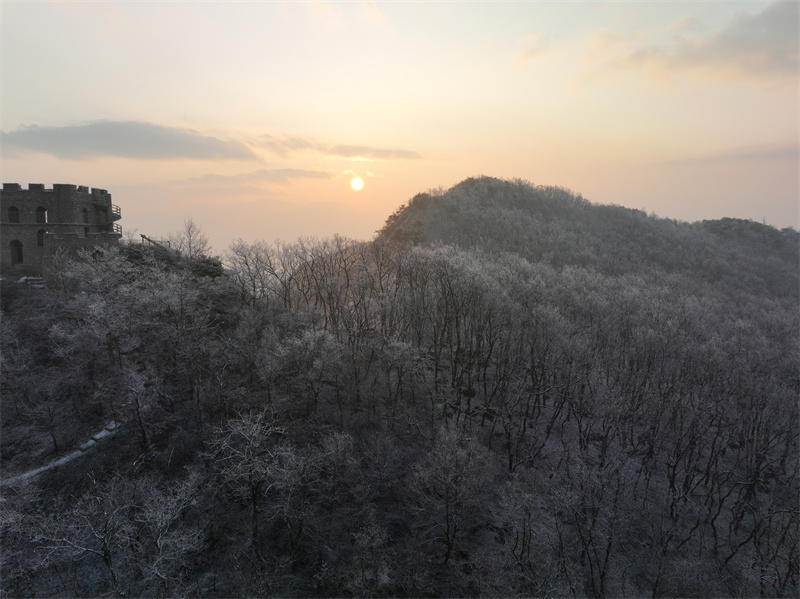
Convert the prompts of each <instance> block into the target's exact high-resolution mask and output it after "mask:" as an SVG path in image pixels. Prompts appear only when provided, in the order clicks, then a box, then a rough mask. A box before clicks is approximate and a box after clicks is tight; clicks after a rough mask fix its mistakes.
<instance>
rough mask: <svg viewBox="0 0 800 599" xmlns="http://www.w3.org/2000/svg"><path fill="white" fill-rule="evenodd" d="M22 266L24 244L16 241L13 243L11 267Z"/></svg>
mask: <svg viewBox="0 0 800 599" xmlns="http://www.w3.org/2000/svg"><path fill="white" fill-rule="evenodd" d="M17 264H22V242H21V241H18V240H16V239H15V240H14V241H12V242H11V265H12V266H15V265H17Z"/></svg>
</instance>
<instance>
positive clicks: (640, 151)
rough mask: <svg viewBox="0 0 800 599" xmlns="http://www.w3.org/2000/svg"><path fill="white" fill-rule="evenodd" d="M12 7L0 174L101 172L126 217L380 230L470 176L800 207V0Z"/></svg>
mask: <svg viewBox="0 0 800 599" xmlns="http://www.w3.org/2000/svg"><path fill="white" fill-rule="evenodd" d="M0 11H2V13H1V14H0V17H1V21H0V23H1V25H0V27H1V28H2V29H1V31H0V33H2V41H1V42H0V44H2V47H1V48H0V50H1V51H2V57H1V58H0V60H1V61H2V64H1V66H2V72H1V73H0V75H2V80H1V83H2V108H1V110H2V113H1V115H0V119H1V122H0V130H1V131H2V134H1V136H0V143H1V144H2V146H1V150H0V151H2V163H1V165H0V166H1V167H2V181H3V182H9V183H21V184H22V185H26V184H27V183H44V184H45V185H46V186H47V187H50V186H52V184H53V183H73V184H77V185H86V186H89V187H99V188H103V189H107V190H108V191H109V192H110V193H111V194H112V197H113V201H114V203H115V204H118V205H119V206H120V207H121V208H122V217H123V218H122V221H120V222H121V224H122V226H123V230H124V231H125V233H126V235H127V236H129V237H131V238H138V236H139V234H145V235H148V236H149V237H152V238H156V239H160V238H166V237H167V236H168V234H169V233H170V232H174V231H178V230H180V229H181V228H182V227H183V224H184V222H185V219H187V218H192V219H193V221H194V222H195V223H196V224H197V225H199V226H200V227H201V228H202V230H203V231H204V232H205V233H206V234H207V235H208V237H209V238H210V240H211V242H212V244H213V247H214V249H215V251H216V252H218V253H222V252H224V251H225V249H226V248H227V247H228V245H229V244H230V243H232V242H233V241H234V240H236V239H237V238H241V239H243V240H245V241H256V240H266V241H274V240H276V239H282V240H284V241H294V240H295V239H296V238H297V237H299V236H315V237H327V236H330V235H333V234H335V233H338V234H340V235H344V236H346V237H351V238H355V239H365V240H367V239H371V238H372V237H373V235H374V233H375V232H376V231H377V230H378V229H379V228H380V227H381V226H382V225H383V223H384V222H385V220H386V218H387V217H388V216H389V215H390V214H391V213H392V212H394V211H395V210H396V209H397V208H398V207H399V206H400V205H402V204H403V203H404V202H406V201H408V200H409V199H410V198H412V197H413V196H414V195H416V194H417V193H420V192H424V191H429V190H431V189H438V188H449V187H451V186H452V185H454V184H456V183H458V182H460V181H462V180H464V179H466V178H468V177H473V176H479V175H488V176H494V177H499V178H504V179H524V180H527V181H529V182H531V183H533V184H536V185H557V186H561V187H566V188H569V189H571V190H573V191H574V192H576V193H580V194H582V195H583V196H584V197H585V198H586V199H588V200H590V201H592V202H596V203H602V204H618V205H622V206H628V207H631V208H638V209H643V210H646V211H647V212H648V213H654V214H657V215H658V216H661V217H669V218H674V219H678V220H682V221H696V220H702V219H713V218H722V217H734V218H745V219H753V220H756V221H759V222H766V223H767V224H770V225H773V226H776V227H778V228H783V227H794V228H798V224H799V223H798V114H799V113H800V109H799V106H800V105H799V104H798V3H797V2H796V1H790V2H760V1H745V2H717V1H706V2H644V1H639V2H568V1H559V2H532V1H531V2H526V1H521V2H502V1H492V2H458V1H453V2H411V1H387V2H380V1H373V2H324V1H318V2H316V1H315V2H310V1H309V2H300V1H293V2H260V1H248V2H231V1H226V2H191V1H188V2H186V1H183V2H163V1H162V2H147V1H137V2H110V1H107V2H102V1H98V2H30V1H29V2H13V1H9V0H3V1H2V2H0ZM356 177H357V178H359V179H361V180H362V181H363V187H362V188H361V189H360V190H355V189H354V188H353V186H352V185H351V181H352V179H353V178H356Z"/></svg>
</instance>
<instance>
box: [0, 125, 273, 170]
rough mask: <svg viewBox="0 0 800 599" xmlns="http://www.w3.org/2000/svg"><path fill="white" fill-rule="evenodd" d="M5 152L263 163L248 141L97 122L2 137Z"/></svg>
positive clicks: (23, 130)
mask: <svg viewBox="0 0 800 599" xmlns="http://www.w3.org/2000/svg"><path fill="white" fill-rule="evenodd" d="M2 143H3V149H4V151H5V152H7V153H9V154H11V155H15V154H19V153H24V152H40V153H43V154H51V155H53V156H56V157H57V158H63V159H67V160H87V159H91V158H98V157H106V156H113V157H118V158H132V159H135V160H259V158H258V156H257V155H256V154H255V153H254V152H253V151H252V150H251V149H250V148H249V147H248V146H247V145H245V144H244V143H242V142H240V141H236V140H229V139H220V138H217V137H211V136H208V135H204V134H202V133H199V132H197V131H193V130H191V129H177V128H174V127H165V126H163V125H156V124H154V123H147V122H141V121H94V122H90V123H84V124H81V125H69V126H66V127H39V126H36V125H34V126H30V127H21V128H19V129H17V130H15V131H11V132H9V133H5V132H3V134H2Z"/></svg>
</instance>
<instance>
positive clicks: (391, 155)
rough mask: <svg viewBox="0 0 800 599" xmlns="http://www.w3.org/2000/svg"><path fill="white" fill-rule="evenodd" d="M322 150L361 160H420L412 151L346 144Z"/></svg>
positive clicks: (332, 154)
mask: <svg viewBox="0 0 800 599" xmlns="http://www.w3.org/2000/svg"><path fill="white" fill-rule="evenodd" d="M322 150H323V151H324V152H326V153H327V154H329V155H331V156H337V157H341V158H354V159H361V160H416V159H418V158H421V156H420V155H419V154H418V153H417V152H414V151H412V150H399V149H396V148H373V147H370V146H352V145H347V144H336V145H332V146H325V147H323V148H322Z"/></svg>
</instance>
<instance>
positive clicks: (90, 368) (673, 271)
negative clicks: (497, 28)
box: [1, 177, 800, 597]
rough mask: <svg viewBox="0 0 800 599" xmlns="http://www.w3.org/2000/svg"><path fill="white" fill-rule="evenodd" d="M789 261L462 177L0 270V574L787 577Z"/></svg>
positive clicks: (547, 583)
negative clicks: (335, 232) (401, 199)
mask: <svg viewBox="0 0 800 599" xmlns="http://www.w3.org/2000/svg"><path fill="white" fill-rule="evenodd" d="M799 260H800V235H799V234H798V232H797V231H795V230H793V229H784V230H781V231H779V230H777V229H775V228H773V227H769V226H766V225H762V224H759V223H754V222H752V221H743V220H736V219H722V220H716V221H703V222H699V223H692V224H689V223H683V222H677V221H673V220H668V219H661V218H658V217H655V216H652V215H647V214H645V213H644V212H641V211H637V210H630V209H626V208H622V207H618V206H599V205H594V204H591V203H590V202H588V201H586V200H585V199H583V198H582V197H580V196H578V195H575V194H573V193H571V192H569V191H567V190H565V189H561V188H554V187H535V186H532V185H530V184H528V183H526V182H522V181H503V180H498V179H492V178H488V177H481V178H477V179H469V180H467V181H464V182H462V183H460V184H458V185H456V186H454V187H453V188H451V189H449V190H446V191H445V190H439V191H433V192H429V193H425V194H419V195H417V196H415V197H414V198H413V199H412V200H411V201H410V202H409V203H408V205H407V206H403V207H402V208H401V209H399V210H398V211H397V212H396V213H395V214H393V215H391V216H390V217H389V219H388V220H387V223H386V225H385V227H384V228H383V229H382V230H381V231H380V232H378V234H377V235H376V237H375V239H374V240H373V241H371V242H356V241H351V240H348V239H344V238H341V237H333V238H331V239H325V240H315V239H299V240H297V241H296V242H293V243H288V242H286V243H284V242H276V243H271V244H270V243H266V242H255V243H247V242H244V241H241V240H239V241H236V242H235V243H233V244H232V245H231V246H230V248H229V249H228V251H227V252H226V254H225V255H224V256H223V257H222V258H221V260H220V259H216V258H213V257H208V256H205V255H196V254H195V255H192V256H189V255H187V253H186V252H184V253H183V254H179V253H175V252H171V251H168V250H164V249H160V248H153V247H145V246H141V245H135V244H130V245H122V246H120V247H119V248H114V249H107V250H104V251H102V252H95V253H94V254H92V255H88V254H87V255H84V256H83V259H79V260H71V261H66V260H65V261H64V262H63V264H61V265H60V269H59V277H58V284H57V285H51V287H50V289H48V290H33V289H28V288H27V287H25V286H24V285H17V284H14V283H13V282H11V281H8V280H6V281H4V282H3V295H2V300H3V303H2V308H3V327H2V357H3V369H2V431H3V435H2V444H1V448H2V464H3V479H4V481H5V483H4V486H3V487H2V501H3V504H2V520H1V523H2V546H3V552H2V560H3V561H2V580H3V583H2V593H3V594H4V595H5V596H42V595H46V596H92V597H94V596H100V595H104V594H116V595H122V596H128V597H134V596H137V597H138V596H176V595H196V596H208V597H231V596H272V595H282V596H343V595H347V596H350V595H362V596H478V595H490V596H521V595H526V596H558V597H562V596H623V595H624V596H644V595H648V596H694V597H709V596H781V597H794V596H797V595H798V591H799V589H798V576H799V574H800V573H798V560H799V559H800V554H799V553H798V541H799V540H800V536H799V533H800V531H799V529H798V522H799V521H800V519H799V518H798V446H797V443H798V439H797V430H798V401H797V400H798V392H800V372H799V371H798V370H799V367H800V361H799V360H798V357H799V356H798V347H800V346H799V345H798V324H799V323H798V307H799V306H800V281H799V280H798V276H799V273H800V264H799V263H798V262H799ZM109 421H113V422H114V423H116V427H112V428H113V433H114V434H109V435H108V436H107V437H106V438H104V439H101V440H99V441H97V443H96V444H95V445H94V447H91V448H88V447H87V448H86V450H85V451H84V452H83V453H82V454H81V455H80V456H78V457H77V458H76V459H72V460H70V461H68V462H65V463H63V465H61V466H59V467H57V468H51V469H48V470H47V471H45V472H43V473H42V474H40V475H38V476H36V477H30V478H24V479H23V478H22V477H20V478H14V477H15V476H16V475H20V474H22V473H24V472H27V471H30V470H31V469H33V468H36V467H38V466H42V465H43V464H47V463H49V462H51V461H53V460H55V459H57V458H59V457H61V456H64V455H67V454H69V453H70V452H72V451H74V450H75V449H76V448H77V447H79V446H81V445H82V444H83V443H85V442H86V441H87V440H88V439H89V438H91V437H92V435H93V434H95V433H96V432H97V431H99V430H102V429H103V427H104V426H106V424H107V423H108V422H109Z"/></svg>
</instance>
